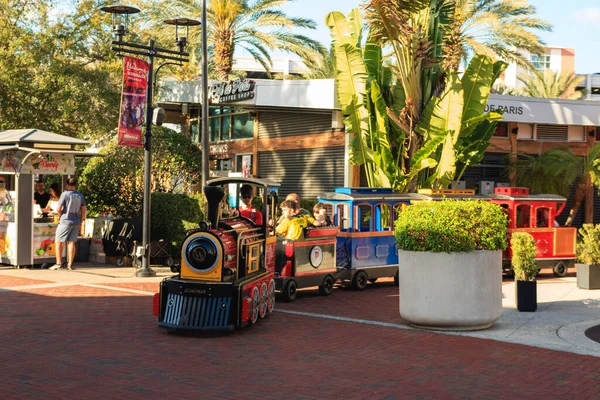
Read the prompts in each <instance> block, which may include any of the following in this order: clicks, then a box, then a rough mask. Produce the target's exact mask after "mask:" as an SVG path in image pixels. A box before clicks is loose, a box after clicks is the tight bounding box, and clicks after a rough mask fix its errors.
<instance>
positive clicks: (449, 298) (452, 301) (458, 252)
mask: <svg viewBox="0 0 600 400" xmlns="http://www.w3.org/2000/svg"><path fill="white" fill-rule="evenodd" d="M506 222H507V221H506V216H505V214H504V213H503V212H502V209H501V207H500V206H498V205H496V204H492V203H489V202H487V201H459V200H442V201H434V202H423V203H417V204H413V205H411V206H410V207H408V208H407V209H406V210H405V211H403V212H402V213H401V214H400V215H399V217H398V219H397V221H396V224H395V228H394V229H395V236H396V242H397V246H398V259H399V269H398V277H399V286H400V315H401V316H402V318H404V319H405V320H407V321H408V322H410V323H411V324H412V325H414V326H417V327H423V328H429V329H448V330H475V329H485V328H488V327H489V326H491V324H492V323H493V322H494V321H496V320H497V319H498V318H500V315H501V314H502V250H504V249H505V248H506V246H507V240H506V225H507V224H506Z"/></svg>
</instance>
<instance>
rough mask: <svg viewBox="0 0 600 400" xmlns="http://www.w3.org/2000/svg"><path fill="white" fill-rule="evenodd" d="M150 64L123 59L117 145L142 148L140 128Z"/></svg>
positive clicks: (142, 122)
mask: <svg viewBox="0 0 600 400" xmlns="http://www.w3.org/2000/svg"><path fill="white" fill-rule="evenodd" d="M149 72H150V64H148V63H147V62H146V61H144V60H140V59H139V58H135V57H123V92H122V94H121V115H120V117H119V141H118V144H120V145H122V146H129V147H142V145H143V144H142V126H143V125H144V115H145V113H144V109H145V107H146V90H147V89H148V73H149Z"/></svg>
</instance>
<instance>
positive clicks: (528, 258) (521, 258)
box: [510, 232, 538, 281]
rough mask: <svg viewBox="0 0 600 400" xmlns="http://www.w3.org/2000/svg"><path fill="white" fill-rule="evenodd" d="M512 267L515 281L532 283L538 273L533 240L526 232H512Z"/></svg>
mask: <svg viewBox="0 0 600 400" xmlns="http://www.w3.org/2000/svg"><path fill="white" fill-rule="evenodd" d="M510 248H511V251H512V259H511V263H512V267H513V271H514V273H515V280H517V281H533V280H535V277H536V275H537V273H538V270H537V266H536V263H535V255H536V251H537V250H536V248H535V239H534V238H533V236H531V235H530V234H529V233H527V232H514V233H513V234H512V235H511V238H510Z"/></svg>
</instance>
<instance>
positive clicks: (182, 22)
mask: <svg viewBox="0 0 600 400" xmlns="http://www.w3.org/2000/svg"><path fill="white" fill-rule="evenodd" d="M163 22H164V23H165V24H167V25H175V38H176V39H175V42H176V43H177V48H179V52H180V53H183V52H184V50H185V46H186V45H187V38H188V37H189V33H190V31H189V30H190V26H197V25H200V21H196V20H195V19H189V18H175V19H167V20H165V21H163ZM180 26H182V27H183V26H185V36H184V35H183V29H182V31H181V36H180V31H179V27H180Z"/></svg>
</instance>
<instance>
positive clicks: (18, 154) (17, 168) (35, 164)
mask: <svg viewBox="0 0 600 400" xmlns="http://www.w3.org/2000/svg"><path fill="white" fill-rule="evenodd" d="M26 155H27V153H26V152H23V151H5V152H1V153H0V157H1V160H2V163H1V164H0V172H8V173H13V174H14V173H21V174H43V175H48V174H63V175H72V174H74V173H75V157H74V156H73V154H61V153H44V152H42V153H40V154H33V155H30V156H29V157H27V158H25V156H26ZM23 160H25V161H23Z"/></svg>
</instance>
